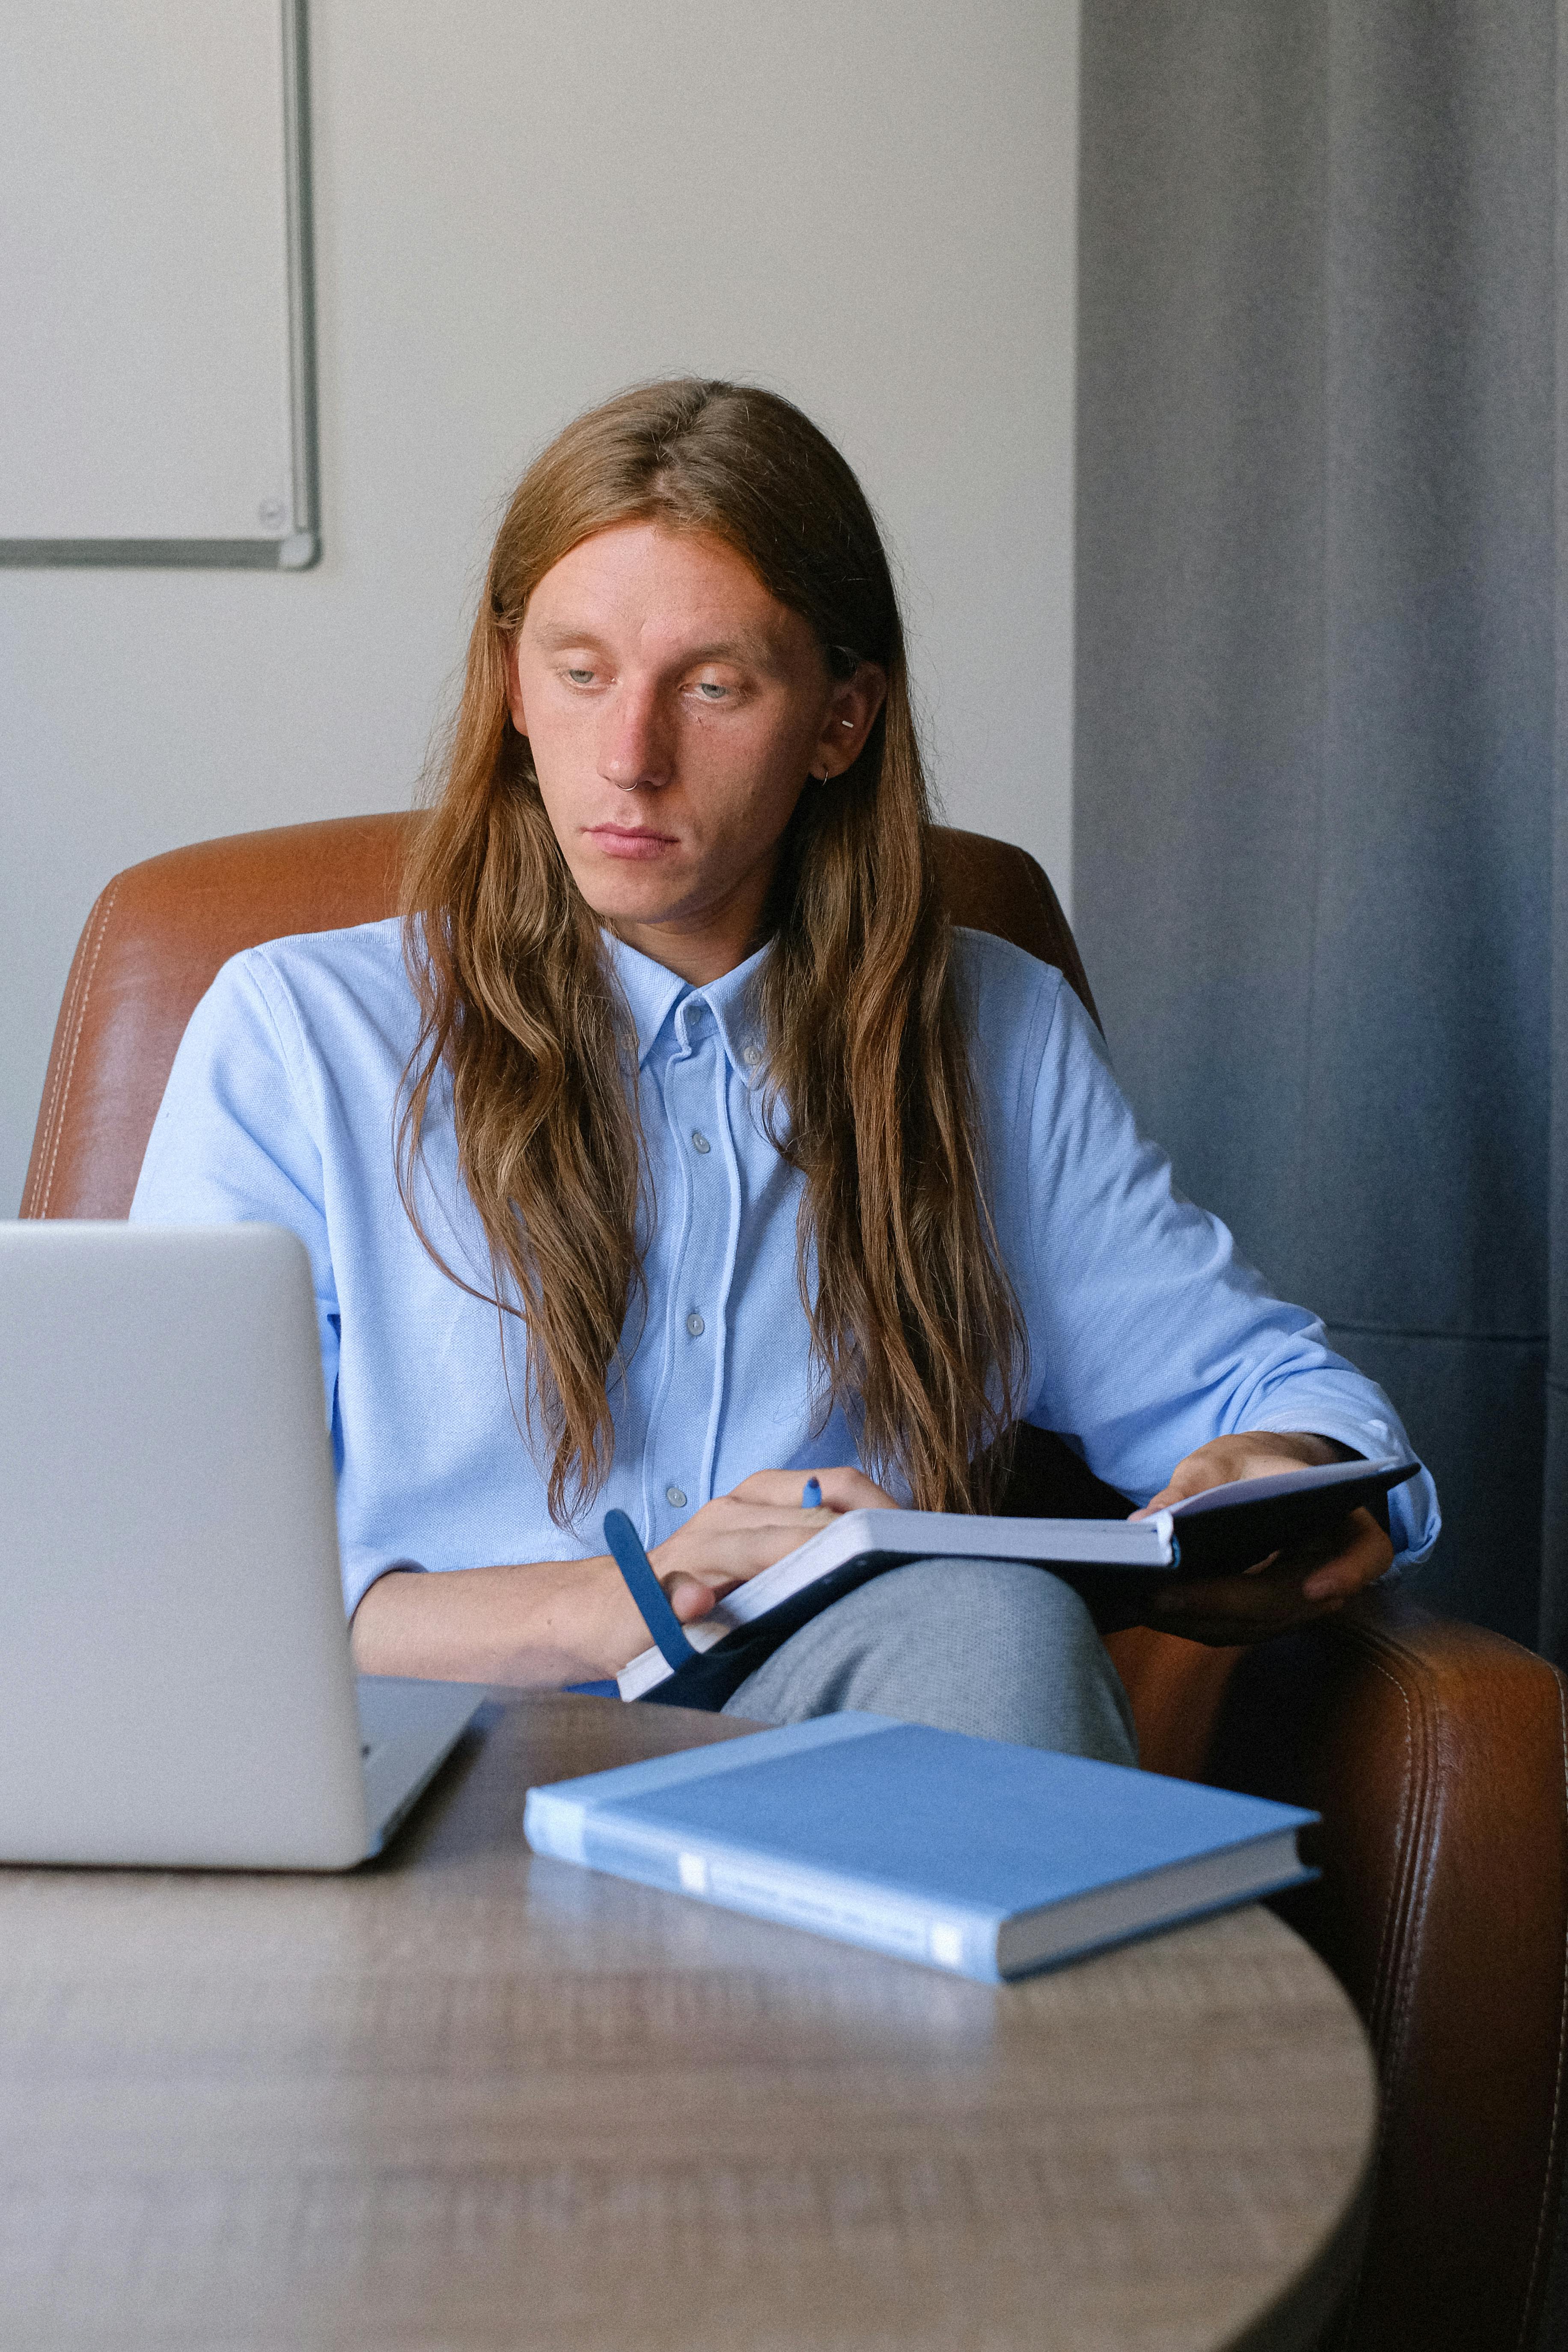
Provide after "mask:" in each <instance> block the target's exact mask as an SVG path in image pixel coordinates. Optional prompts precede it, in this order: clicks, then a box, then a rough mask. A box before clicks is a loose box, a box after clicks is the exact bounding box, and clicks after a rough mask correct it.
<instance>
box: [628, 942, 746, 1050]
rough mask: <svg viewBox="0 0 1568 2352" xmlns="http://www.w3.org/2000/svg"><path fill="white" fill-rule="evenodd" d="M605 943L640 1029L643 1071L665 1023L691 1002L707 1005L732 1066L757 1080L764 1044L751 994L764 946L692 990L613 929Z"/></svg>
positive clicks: (673, 1019) (634, 1019) (674, 972)
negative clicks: (629, 945)
mask: <svg viewBox="0 0 1568 2352" xmlns="http://www.w3.org/2000/svg"><path fill="white" fill-rule="evenodd" d="M604 939H605V945H606V946H607V947H608V949H609V951H610V961H611V963H612V965H613V966H614V968H615V973H616V979H617V980H618V981H619V982H620V983H621V990H622V993H623V994H624V995H625V997H626V1003H627V1006H628V1007H629V1009H630V1012H631V1016H632V1022H633V1025H634V1026H635V1028H636V1030H637V1067H638V1069H639V1070H640V1069H641V1068H642V1066H643V1065H644V1063H645V1062H646V1061H647V1057H648V1055H649V1054H650V1053H651V1052H652V1051H653V1048H654V1046H655V1045H656V1044H657V1043H658V1038H659V1035H660V1034H661V1032H662V1031H663V1029H664V1028H665V1026H666V1024H668V1023H670V1022H672V1021H676V1020H678V1019H679V1013H680V1008H681V1006H682V1005H683V1004H685V1003H688V1002H689V1001H690V1002H693V1003H703V1004H706V1005H707V1007H708V1010H709V1012H710V1013H711V1014H712V1016H713V1021H714V1024H715V1026H716V1027H717V1029H718V1032H719V1037H720V1042H721V1044H722V1045H723V1048H724V1051H725V1053H726V1054H727V1055H729V1058H730V1062H731V1066H732V1067H733V1068H734V1069H735V1070H737V1071H738V1072H739V1073H740V1075H741V1076H742V1077H743V1078H745V1079H746V1080H747V1082H748V1083H750V1082H751V1081H752V1079H753V1078H754V1077H755V1076H757V1074H758V1072H759V1071H760V1069H761V1067H762V1052H761V1042H762V1041H761V1032H760V1030H759V1028H758V1024H757V1021H756V1017H755V1014H754V1012H753V1010H752V1002H751V992H752V980H753V979H754V978H755V976H756V974H757V972H758V971H759V970H760V969H761V967H762V962H763V957H764V956H765V955H766V954H767V952H768V949H767V945H766V944H765V943H764V945H763V946H762V947H760V948H759V949H758V950H757V951H756V953H755V954H754V955H749V956H748V957H747V958H746V961H745V962H744V963H738V964H737V965H736V966H735V969H734V971H727V972H725V973H723V974H722V976H721V978H720V979H718V980H710V982H708V984H707V986H706V987H704V988H693V987H691V986H690V984H689V982H686V981H684V980H682V979H681V977H680V974H679V972H678V971H669V970H668V967H667V966H666V965H664V964H662V963H655V962H654V961H653V959H652V957H651V956H645V955H643V954H641V953H640V952H639V951H638V950H637V949H636V948H630V947H628V946H627V945H626V941H625V940H621V939H617V938H616V935H615V933H614V932H613V931H605V933H604ZM688 1017H689V1016H688Z"/></svg>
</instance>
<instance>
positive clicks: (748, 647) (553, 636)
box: [538, 623, 777, 669]
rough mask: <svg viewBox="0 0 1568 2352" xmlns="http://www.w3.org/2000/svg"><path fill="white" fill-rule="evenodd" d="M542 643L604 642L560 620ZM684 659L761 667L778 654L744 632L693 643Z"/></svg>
mask: <svg viewBox="0 0 1568 2352" xmlns="http://www.w3.org/2000/svg"><path fill="white" fill-rule="evenodd" d="M538 641H539V643H540V644H541V645H542V646H544V647H545V648H546V650H547V651H551V652H557V653H558V652H560V650H561V649H562V647H563V646H584V648H587V647H589V646H595V647H597V646H603V644H604V643H605V640H604V638H603V637H601V636H600V635H599V633H598V631H597V630H596V629H574V628H572V627H570V626H569V625H563V624H561V623H554V624H551V625H546V626H544V627H542V628H541V629H540V631H539V638H538ZM684 658H685V659H686V661H688V662H705V661H743V662H751V663H752V664H753V665H754V667H757V668H758V669H773V668H775V667H777V657H776V656H775V655H774V653H773V648H772V647H771V646H769V645H768V643H767V641H766V639H765V638H763V637H757V636H752V635H748V634H747V633H746V632H744V631H742V634H741V635H739V636H735V637H715V638H714V639H713V640H712V642H711V643H710V644H709V645H705V646H691V647H690V648H689V650H688V651H687V653H686V655H685V656H684Z"/></svg>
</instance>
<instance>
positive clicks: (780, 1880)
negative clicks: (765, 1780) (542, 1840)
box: [528, 1791, 1001, 1984]
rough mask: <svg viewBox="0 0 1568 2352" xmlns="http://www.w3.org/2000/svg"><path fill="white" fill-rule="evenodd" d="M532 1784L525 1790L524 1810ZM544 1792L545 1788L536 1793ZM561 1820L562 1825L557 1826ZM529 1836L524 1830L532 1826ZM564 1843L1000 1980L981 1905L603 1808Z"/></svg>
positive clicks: (622, 1866) (719, 1898)
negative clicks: (700, 1843)
mask: <svg viewBox="0 0 1568 2352" xmlns="http://www.w3.org/2000/svg"><path fill="white" fill-rule="evenodd" d="M538 1793H541V1792H538V1791H534V1792H531V1794H530V1796H529V1799H528V1804H529V1807H530V1809H531V1808H532V1806H533V1803H534V1797H535V1795H536V1794H538ZM543 1793H545V1794H548V1792H547V1791H545V1792H543ZM563 1826H564V1825H563ZM530 1837H531V1832H530ZM566 1838H567V1842H568V1843H571V1844H572V1846H573V1849H574V1850H573V1851H572V1852H571V1853H567V1851H566V1844H565V1843H560V1844H555V1845H552V1847H551V1848H550V1849H549V1851H551V1852H553V1853H560V1854H562V1855H563V1858H565V1859H567V1860H570V1861H574V1862H583V1863H585V1864H587V1866H588V1868H589V1869H590V1870H603V1871H607V1872H609V1873H610V1874H612V1875H613V1876H615V1877H616V1878H630V1879H635V1880H636V1881H637V1883H638V1884H639V1885H643V1886H657V1887H660V1888H663V1889H664V1890H665V1891H666V1892H667V1893H669V1894H673V1895H695V1896H696V1898H697V1899H698V1901H699V1902H702V1903H711V1904H713V1905H714V1906H716V1907H717V1908H718V1909H720V1910H722V1911H743V1912H745V1913H746V1914H747V1915H748V1916H751V1917H752V1918H754V1919H775V1920H778V1921H779V1922H780V1923H781V1924H782V1925H784V1926H785V1927H808V1928H810V1929H812V1930H813V1931H814V1932H815V1933H816V1934H817V1935H820V1936H832V1937H837V1939H838V1940H839V1941H840V1942H842V1943H847V1944H862V1945H864V1946H865V1947H866V1948H868V1950H870V1951H874V1952H887V1953H889V1954H891V1955H892V1957H893V1958H897V1959H905V1960H921V1961H923V1962H925V1963H926V1965H927V1966H929V1967H935V1968H941V1969H952V1970H953V1971H954V1972H955V1973H956V1974H958V1975H960V1976H967V1977H977V1978H979V1979H982V1980H983V1981H984V1982H985V1983H988V1984H995V1983H999V1982H1000V1981H1001V1979H1000V1975H999V1972H998V1969H997V1966H996V1936H997V1922H996V1920H995V1919H994V1917H993V1916H991V1915H989V1914H987V1913H976V1912H966V1911H963V1910H960V1909H956V1908H954V1907H952V1906H945V1905H944V1906H935V1905H932V1904H928V1903H922V1902H921V1901H919V1900H918V1899H915V1898H912V1897H910V1896H906V1895H891V1894H889V1893H888V1891H887V1890H886V1889H885V1888H883V1887H879V1886H874V1885H864V1884H861V1883H858V1882H857V1881H855V1880H853V1879H848V1878H843V1877H839V1876H837V1874H831V1873H828V1872H825V1871H810V1870H801V1869H798V1868H792V1867H790V1866H788V1865H784V1864H778V1863H774V1862H772V1861H770V1860H768V1859H767V1858H766V1857H764V1856H760V1855H747V1854H744V1853H736V1852H734V1851H731V1850H728V1849H722V1848H715V1847H711V1846H710V1847H707V1848H701V1849H700V1848H698V1847H697V1846H695V1845H693V1844H689V1843H686V1844H683V1843H679V1841H678V1840H676V1839H673V1838H668V1837H666V1836H664V1835H663V1834H662V1833H658V1832H655V1833H650V1832H647V1831H645V1830H643V1829H641V1828H640V1827H639V1828H636V1829H634V1828H631V1827H629V1826H627V1825H626V1824H625V1823H622V1822H616V1821H615V1820H614V1819H613V1818H612V1817H608V1816H607V1815H606V1814H604V1813H598V1812H595V1811H585V1812H584V1818H583V1819H582V1820H581V1821H580V1822H578V1823H576V1824H574V1825H572V1826H571V1827H570V1828H569V1829H567V1830H566Z"/></svg>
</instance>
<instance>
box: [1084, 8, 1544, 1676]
mask: <svg viewBox="0 0 1568 2352" xmlns="http://www.w3.org/2000/svg"><path fill="white" fill-rule="evenodd" d="M1558 15H1559V0H1464V5H1459V0H1449V5H1442V0H1316V5H1307V0H1278V5H1272V6H1270V7H1268V8H1266V9H1260V8H1258V7H1257V6H1256V5H1255V0H1182V4H1181V5H1167V6H1162V7H1160V8H1157V9H1156V8H1150V7H1148V6H1147V5H1144V0H1086V5H1085V12H1084V26H1083V105H1082V118H1081V140H1082V161H1081V166H1080V171H1081V177H1080V250H1079V514H1078V592H1077V593H1078V719H1077V751H1076V814H1075V828H1076V832H1075V852H1074V885H1075V887H1074V916H1075V928H1076V929H1077V930H1078V934H1079V940H1080V941H1081V943H1082V946H1083V950H1084V954H1085V957H1086V960H1087V962H1088V966H1089V974H1090V978H1091V981H1092V982H1093V985H1094V988H1095V991H1096V993H1097V995H1098V997H1099V999H1100V1008H1101V1012H1102V1014H1103V1016H1104V1019H1105V1022H1106V1027H1107V1031H1108V1034H1109V1036H1110V1045H1111V1048H1112V1051H1113V1053H1114V1055H1115V1056H1116V1059H1117V1063H1118V1066H1119V1068H1120V1070H1121V1074H1122V1076H1123V1079H1124V1081H1125V1083H1126V1084H1127V1086H1128V1088H1129V1091H1130V1093H1131V1097H1132V1098H1133V1100H1134V1102H1135V1103H1136V1105H1137V1106H1138V1108H1139V1110H1140V1113H1141V1115H1142V1118H1143V1121H1144V1123H1145V1125H1146V1126H1147V1127H1148V1128H1149V1129H1151V1130H1152V1132H1153V1133H1155V1134H1156V1135H1158V1136H1159V1137H1160V1138H1161V1139H1162V1140H1163V1141H1164V1142H1165V1143H1166V1144H1167V1145H1168V1146H1169V1147H1170V1149H1171V1150H1172V1153H1173V1158H1174V1160H1175V1165H1176V1171H1177V1177H1178V1181H1180V1182H1181V1183H1182V1184H1183V1186H1184V1189H1185V1190H1186V1191H1188V1192H1191V1193H1192V1194H1193V1195H1194V1197H1195V1198H1197V1199H1199V1200H1201V1201H1203V1202H1205V1205H1208V1206H1212V1207H1214V1208H1215V1209H1217V1210H1218V1211H1219V1212H1220V1213H1222V1214H1223V1215H1225V1216H1226V1218H1227V1219H1228V1221H1229V1222H1230V1223H1231V1224H1232V1225H1233V1226H1234V1227H1235V1229H1236V1232H1237V1236H1238V1238H1239V1240H1240V1241H1241V1243H1242V1245H1243V1247H1244V1248H1245V1249H1247V1252H1248V1254H1249V1255H1252V1256H1253V1257H1254V1258H1255V1259H1256V1260H1257V1261H1258V1264H1259V1265H1261V1266H1262V1268H1263V1270H1264V1272H1265V1274H1266V1275H1267V1276H1268V1279H1269V1281H1270V1282H1271V1283H1272V1284H1273V1285H1275V1286H1276V1287H1278V1288H1279V1289H1280V1290H1282V1291H1283V1292H1284V1293H1285V1294H1286V1295H1287V1296H1289V1297H1296V1298H1299V1299H1300V1300H1302V1301H1303V1302H1304V1303H1305V1304H1307V1305H1310V1306H1311V1307H1315V1308H1316V1309H1317V1310H1318V1311H1319V1312H1320V1313H1321V1314H1322V1315H1323V1317H1324V1318H1325V1320H1326V1322H1327V1323H1328V1325H1329V1328H1330V1335H1331V1339H1332V1341H1333V1342H1334V1344H1335V1345H1337V1346H1339V1347H1341V1348H1342V1349H1343V1351H1344V1352H1345V1353H1346V1354H1347V1355H1349V1356H1351V1357H1352V1359H1353V1360H1355V1361H1357V1362H1358V1363H1360V1364H1362V1365H1363V1367H1364V1368H1365V1369H1366V1370H1368V1371H1370V1372H1372V1373H1373V1375H1374V1376H1375V1377H1376V1378H1378V1379H1379V1380H1381V1381H1383V1382H1384V1385H1385V1386H1386V1387H1387V1388H1388V1389H1389V1390H1390V1391H1391V1393H1392V1394H1393V1395H1394V1399H1395V1402H1397V1403H1398V1405H1399V1407H1400V1409H1401V1411H1402V1412H1404V1414H1405V1419H1406V1421H1407V1423H1408V1424H1409V1427H1410V1430H1411V1433H1412V1436H1413V1437H1414V1439H1415V1443H1416V1444H1417V1445H1418V1446H1419V1447H1420V1448H1421V1450H1422V1452H1423V1453H1424V1454H1425V1455H1426V1459H1427V1460H1428V1461H1429V1462H1430V1463H1431V1465H1432V1466H1433V1469H1434V1471H1435V1473H1436V1477H1437V1481H1438V1486H1439V1489H1440V1491H1441V1493H1442V1497H1443V1503H1444V1510H1445V1518H1446V1530H1445V1534H1444V1536H1443V1538H1442V1540H1441V1543H1440V1546H1439V1549H1438V1552H1437V1554H1436V1557H1435V1558H1434V1560H1433V1562H1432V1563H1431V1565H1430V1567H1429V1568H1428V1569H1427V1570H1426V1571H1424V1575H1423V1589H1424V1591H1425V1593H1426V1596H1427V1597H1429V1598H1430V1600H1431V1601H1432V1602H1433V1604H1434V1605H1436V1606H1437V1607H1439V1608H1443V1609H1446V1610H1449V1611H1452V1612H1456V1613H1458V1614H1461V1615H1465V1616H1469V1617H1473V1618H1477V1619H1479V1620H1481V1621H1483V1622H1488V1623H1490V1624H1492V1625H1495V1626H1497V1627H1498V1628H1499V1629H1500V1630H1501V1631H1503V1632H1506V1633H1511V1634H1513V1635H1514V1636H1515V1637H1516V1638H1519V1639H1521V1640H1524V1641H1526V1642H1529V1643H1538V1642H1540V1643H1545V1644H1546V1645H1548V1646H1549V1647H1551V1648H1552V1650H1554V1652H1555V1653H1556V1654H1559V1655H1563V1649H1564V1645H1565V1644H1568V1524H1565V1518H1568V1460H1565V1459H1564V1458H1563V1457H1564V1453H1565V1449H1568V1409H1565V1406H1564V1391H1563V1377H1564V1370H1565V1367H1568V1353H1565V1351H1564V1348H1563V1339H1562V1337H1561V1336H1559V1337H1558V1339H1557V1340H1556V1352H1555V1353H1554V1354H1553V1355H1552V1372H1551V1381H1550V1387H1549V1380H1548V1356H1549V1344H1550V1343H1549V1334H1552V1333H1556V1334H1558V1335H1562V1334H1564V1333H1568V1229H1564V1228H1563V1225H1562V1223H1561V1220H1560V1217H1559V1218H1558V1219H1556V1220H1554V1218H1553V1213H1552V1203H1553V1201H1554V1199H1555V1198H1556V1196H1557V1195H1559V1194H1560V1193H1561V1192H1562V1190H1563V1171H1564V1169H1568V1110H1565V1108H1564V1101H1565V1084H1564V1083H1560V1084H1559V1085H1558V1087H1557V1088H1556V1092H1555V1095H1554V1094H1553V1089H1552V1052H1553V1050H1554V1047H1553V1040H1554V1038H1555V1041H1556V1043H1555V1051H1556V1053H1557V1055H1558V1060H1559V1066H1560V1068H1561V1069H1562V1070H1563V1080H1564V1081H1565V1082H1568V1060H1565V1059H1564V1056H1565V1055H1568V1036H1565V1034H1564V1026H1563V1013H1562V1012H1561V1010H1560V1011H1559V1013H1558V1014H1557V1016H1556V1022H1555V1026H1554V1015H1553V1003H1552V992H1553V986H1554V974H1555V985H1556V986H1557V988H1558V990H1559V992H1561V991H1562V989H1563V986H1564V985H1565V984H1568V945H1565V944H1564V941H1565V939H1568V933H1565V932H1564V930H1563V925H1564V924H1565V923H1568V907H1565V906H1564V904H1563V884H1562V881H1561V879H1560V881H1559V886H1558V893H1557V901H1556V907H1555V913H1554V901H1553V892H1552V873H1553V858H1552V832H1553V824H1554V821H1555V816H1556V812H1557V810H1558V808H1559V806H1560V803H1561V793H1560V792H1559V791H1558V789H1557V778H1558V777H1559V775H1561V774H1562V772H1563V750H1564V744H1565V722H1564V718H1563V713H1562V712H1561V710H1560V709H1559V703H1560V696H1559V691H1558V677H1559V676H1560V674H1561V672H1562V667H1563V666H1562V664H1561V662H1560V660H1559V644H1560V642H1561V631H1562V628H1563V609H1564V606H1563V557H1562V552H1561V550H1562V533H1561V531H1560V530H1559V526H1558V516H1559V511H1560V509H1561V508H1562V497H1561V491H1560V487H1559V485H1560V457H1559V452H1560V449H1561V447H1562V436H1561V435H1560V433H1559V431H1558V424H1557V405H1558V389H1557V387H1558V384H1559V382H1560V380H1561V371H1560V369H1559V365H1558V352H1557V344H1558V337H1559V333H1560V322H1559V309H1560V305H1559V302H1558V299H1557V290H1556V289H1557V277H1558V272H1557V259H1556V254H1557V217H1558V210H1559V205H1558V182H1559V163H1558V158H1559V152H1560V143H1561V142H1560V131H1559V96H1558V87H1557V82H1558V58H1559V53H1560V44H1559V26H1558V21H1557V20H1558ZM1556 870H1557V872H1558V875H1559V877H1562V875H1563V860H1562V859H1561V858H1559V860H1558V863H1557V868H1556ZM1554 956H1555V962H1554ZM1554 1102H1555V1104H1556V1106H1557V1108H1556V1110H1555V1113H1553V1108H1552V1106H1553V1103H1554ZM1554 1168H1555V1182H1554V1181H1553V1170H1554ZM1549 1392H1550V1395H1551V1399H1552V1448H1551V1454H1550V1464H1549V1461H1548V1450H1547V1423H1548V1413H1547V1403H1548V1395H1549ZM1543 1510H1544V1527H1545V1542H1544V1545H1543V1542H1542V1528H1543Z"/></svg>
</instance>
